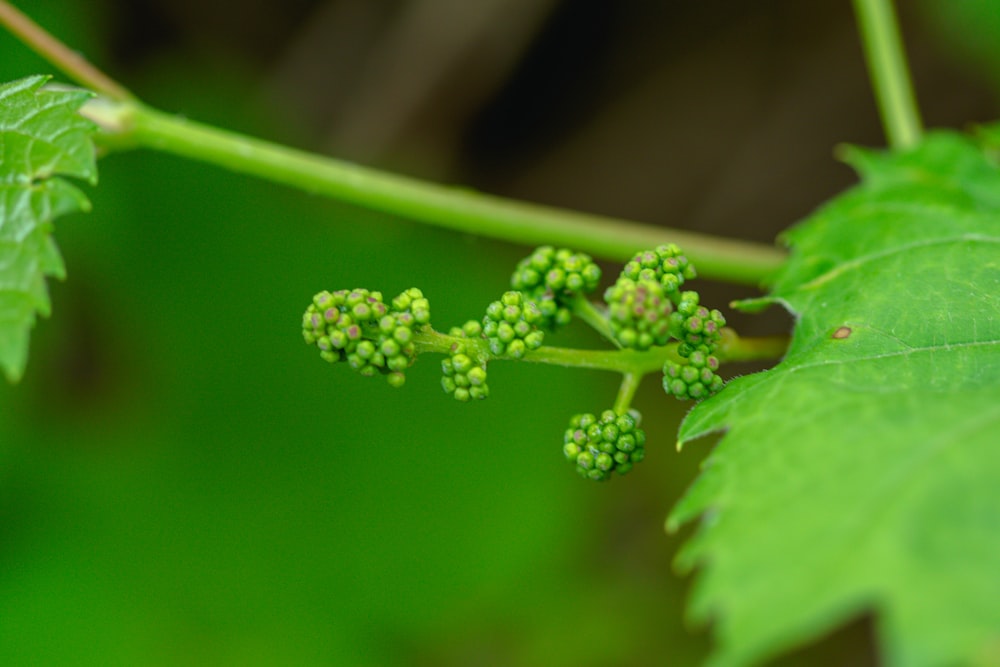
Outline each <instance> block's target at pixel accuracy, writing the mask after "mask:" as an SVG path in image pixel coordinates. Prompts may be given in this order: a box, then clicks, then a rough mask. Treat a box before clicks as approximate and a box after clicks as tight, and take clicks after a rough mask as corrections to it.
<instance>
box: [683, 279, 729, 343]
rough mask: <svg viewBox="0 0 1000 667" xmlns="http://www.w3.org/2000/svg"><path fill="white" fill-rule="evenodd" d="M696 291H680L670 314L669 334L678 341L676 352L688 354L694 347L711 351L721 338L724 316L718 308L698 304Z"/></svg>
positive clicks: (724, 321) (724, 323)
mask: <svg viewBox="0 0 1000 667" xmlns="http://www.w3.org/2000/svg"><path fill="white" fill-rule="evenodd" d="M699 300H700V297H699V296H698V293H697V292H690V291H689V292H681V293H680V298H679V300H678V303H677V309H676V311H675V312H674V313H672V314H671V315H670V335H671V336H672V337H673V338H676V339H677V340H679V341H680V343H681V345H680V348H679V349H678V353H679V354H680V355H681V356H682V357H686V356H688V355H689V354H690V353H691V352H693V351H694V350H696V349H699V348H700V349H703V350H704V351H706V352H707V353H712V352H714V351H715V348H716V347H717V346H718V344H719V341H720V340H722V327H724V326H726V318H725V317H723V316H722V313H720V312H719V311H718V310H714V309H713V310H709V309H708V308H706V307H705V306H702V305H701V304H699Z"/></svg>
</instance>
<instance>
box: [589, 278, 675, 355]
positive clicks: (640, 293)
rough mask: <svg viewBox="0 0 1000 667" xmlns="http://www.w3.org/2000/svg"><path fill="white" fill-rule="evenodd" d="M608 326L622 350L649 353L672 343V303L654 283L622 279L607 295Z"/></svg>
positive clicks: (644, 280)
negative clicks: (653, 348) (656, 346)
mask: <svg viewBox="0 0 1000 667" xmlns="http://www.w3.org/2000/svg"><path fill="white" fill-rule="evenodd" d="M604 300H605V302H607V304H608V323H609V324H610V325H611V331H612V333H613V334H614V337H615V339H616V340H617V341H618V342H619V343H620V344H621V346H622V347H626V348H632V349H636V350H647V349H649V348H650V347H653V346H654V345H666V344H667V341H669V340H670V315H671V314H672V312H673V304H672V302H671V301H670V299H669V298H668V297H667V295H666V293H665V292H664V291H663V287H661V286H660V283H659V282H656V281H654V280H647V279H640V280H638V281H637V280H633V279H631V278H626V277H625V276H621V277H619V278H618V281H617V282H615V284H614V285H612V286H611V287H609V288H608V289H607V290H606V291H605V292H604Z"/></svg>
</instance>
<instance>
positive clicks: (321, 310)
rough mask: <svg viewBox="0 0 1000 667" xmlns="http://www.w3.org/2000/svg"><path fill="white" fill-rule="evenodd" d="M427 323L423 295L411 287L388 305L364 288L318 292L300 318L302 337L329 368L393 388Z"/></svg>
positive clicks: (401, 379) (400, 382) (427, 310)
mask: <svg viewBox="0 0 1000 667" xmlns="http://www.w3.org/2000/svg"><path fill="white" fill-rule="evenodd" d="M428 322H430V306H429V304H428V302H427V299H425V298H424V295H423V293H421V291H420V290H418V289H416V288H411V289H408V290H406V291H405V292H403V293H402V294H400V295H399V296H397V297H396V298H395V299H393V300H392V307H391V308H390V307H389V306H387V305H386V304H385V303H384V302H383V300H382V293H381V292H370V291H368V290H366V289H354V290H338V291H336V292H327V291H323V292H320V293H318V294H317V295H316V296H314V297H313V301H312V303H311V304H309V307H308V308H307V309H306V312H305V314H304V315H303V316H302V337H303V338H304V339H305V341H306V343H308V344H310V345H315V346H316V347H318V348H319V350H320V352H319V354H320V356H321V357H322V358H323V359H325V360H326V361H329V362H331V363H337V362H342V361H346V362H347V363H348V365H350V366H351V368H353V369H354V370H356V371H357V372H358V373H360V374H361V375H364V376H366V377H372V376H374V375H377V374H381V375H385V376H386V380H387V381H388V382H389V384H390V385H392V386H394V387H399V386H402V385H403V383H404V382H405V381H406V376H405V375H404V372H405V371H406V369H407V368H409V367H410V365H411V364H412V363H413V360H414V359H415V358H416V350H415V347H414V344H413V334H414V331H415V330H416V328H417V327H419V326H423V325H426V324H428Z"/></svg>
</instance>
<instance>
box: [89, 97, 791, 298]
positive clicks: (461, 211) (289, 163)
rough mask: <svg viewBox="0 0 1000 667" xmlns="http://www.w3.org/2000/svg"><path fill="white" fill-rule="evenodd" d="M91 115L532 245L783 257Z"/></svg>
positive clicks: (212, 134)
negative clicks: (667, 245) (668, 246)
mask: <svg viewBox="0 0 1000 667" xmlns="http://www.w3.org/2000/svg"><path fill="white" fill-rule="evenodd" d="M83 113H84V115H85V116H87V117H88V118H90V119H91V120H93V121H94V122H96V123H97V124H98V125H100V126H101V127H102V129H104V130H105V132H109V133H111V134H112V135H114V136H113V140H114V144H113V145H114V147H121V146H122V145H126V146H127V145H132V146H138V147H145V148H152V149H155V150H159V151H163V152H167V153H173V154H175V155H180V156H183V157H186V158H190V159H194V160H199V161H202V162H207V163H210V164H214V165H217V166H220V167H224V168H227V169H230V170H232V171H237V172H241V173H246V174H252V175H254V176H258V177H261V178H265V179H268V180H271V181H275V182H278V183H283V184H285V185H289V186H292V187H295V188H299V189H302V190H305V191H307V192H312V193H316V194H321V195H325V196H328V197H331V198H334V199H337V200H340V201H345V202H350V203H352V204H357V205H359V206H363V207H366V208H371V209H375V210H378V211H383V212H386V213H392V214H396V215H399V216H402V217H404V218H408V219H410V220H415V221H418V222H423V223H425V224H430V225H435V226H438V227H445V228H448V229H453V230H457V231H462V232H468V233H472V234H477V235H481V236H488V237H491V238H496V239H501V240H505V241H512V242H515V243H522V244H526V245H535V244H553V245H563V246H567V247H571V248H574V249H577V250H582V251H585V252H589V253H591V254H593V255H595V256H599V257H604V258H608V259H618V260H621V261H624V260H627V259H628V258H629V257H631V256H632V255H633V254H634V253H635V252H637V251H639V250H642V249H643V248H649V247H653V246H656V245H658V244H661V243H664V242H668V241H669V242H673V243H677V244H678V245H680V246H681V247H683V248H684V250H685V252H686V254H687V255H688V257H690V258H691V260H692V261H693V262H694V263H695V264H696V265H697V266H698V271H699V273H700V274H701V275H703V276H705V277H709V278H716V279H719V280H724V281H729V282H733V283H741V284H748V285H759V284H760V283H762V282H763V281H765V280H766V279H767V278H768V277H769V276H770V275H771V274H772V273H773V272H774V271H775V270H776V269H778V268H779V267H780V266H781V265H782V264H783V263H784V261H785V257H786V254H785V252H784V251H783V250H779V249H778V248H775V247H773V246H769V245H762V244H758V243H753V242H749V241H738V240H734V239H727V238H719V237H713V236H709V235H705V234H698V233H694V232H688V231H681V230H676V229H668V228H664V227H655V226H652V225H645V224H640V223H636V222H629V221H625V220H620V219H616V218H610V217H604V216H597V215H589V214H585V213H577V212H573V211H567V210H563V209H558V208H553V207H548V206H541V205H537V204H530V203H526V202H520V201H514V200H510V199H504V198H502V197H496V196H493V195H488V194H484V193H479V192H474V191H472V190H469V189H468V188H461V187H453V186H445V185H439V184H435V183H429V182H426V181H421V180H418V179H415V178H408V177H405V176H398V175H394V174H389V173H386V172H381V171H378V170H375V169H371V168H368V167H363V166H359V165H356V164H351V163H348V162H344V161H341V160H336V159H333V158H329V157H324V156H320V155H315V154H311V153H307V152H304V151H300V150H296V149H293V148H289V147H287V146H281V145H278V144H273V143H269V142H267V141H262V140H260V139H254V138H252V137H247V136H244V135H240V134H236V133H234V132H229V131H226V130H221V129H218V128H214V127H210V126H208V125H203V124H200V123H196V122H193V121H190V120H187V119H183V118H178V117H175V116H171V115H169V114H166V113H163V112H161V111H157V110H155V109H152V108H149V107H147V106H144V105H142V104H139V103H136V102H112V101H109V100H100V99H98V100H95V101H94V102H91V103H88V104H87V105H86V106H85V107H84V110H83Z"/></svg>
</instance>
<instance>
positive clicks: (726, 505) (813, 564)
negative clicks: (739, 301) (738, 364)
mask: <svg viewBox="0 0 1000 667" xmlns="http://www.w3.org/2000/svg"><path fill="white" fill-rule="evenodd" d="M848 157H849V160H850V162H851V163H852V164H853V165H854V166H855V167H856V168H857V170H858V171H859V172H860V174H861V176H862V180H863V182H862V184H861V185H859V186H858V187H856V188H854V189H853V190H851V191H849V192H847V193H846V194H844V195H843V196H841V197H839V198H837V199H835V200H833V201H832V202H831V203H829V204H828V205H827V206H825V207H824V208H823V209H821V210H820V211H819V212H818V213H817V214H816V215H815V216H813V217H812V218H811V219H810V220H808V221H807V222H806V223H804V224H802V225H801V226H799V227H797V228H795V229H793V230H792V231H791V232H789V233H788V236H787V239H788V242H789V243H790V245H791V246H792V248H793V251H794V252H793V255H792V258H791V259H790V261H789V262H788V264H787V267H786V268H785V269H784V270H783V271H782V272H781V274H780V275H779V276H778V279H777V282H776V284H775V286H774V291H773V294H772V295H771V296H769V297H767V298H766V299H762V300H760V301H758V302H755V303H751V304H748V305H749V306H754V305H762V304H765V303H780V304H783V305H785V306H786V307H787V308H789V309H790V310H791V311H792V312H793V313H795V315H796V317H797V320H798V322H797V326H796V328H795V334H794V338H793V341H792V344H791V347H790V349H789V351H788V354H787V357H786V358H785V359H784V361H782V363H781V364H779V365H778V366H777V367H776V368H774V369H773V370H770V371H766V372H764V373H759V374H756V375H751V376H747V377H743V378H739V379H737V380H735V381H733V382H732V383H730V385H729V386H727V388H726V389H725V391H723V392H721V393H720V394H719V395H717V396H715V397H713V398H711V399H709V400H707V401H704V402H702V403H700V404H699V405H697V406H696V407H695V408H694V410H693V411H692V412H691V413H690V414H689V416H688V417H687V419H686V420H685V422H684V424H683V426H682V429H681V432H680V436H679V438H680V441H681V442H682V443H686V442H689V441H691V440H693V439H696V438H699V437H702V436H704V435H707V434H709V433H712V432H717V431H726V432H727V434H726V435H725V437H724V438H723V439H722V441H721V443H720V444H719V445H718V446H717V448H716V449H715V450H714V451H713V453H712V454H711V455H710V457H709V458H708V460H707V461H706V463H705V466H704V471H703V473H702V474H701V476H700V477H699V478H698V480H697V481H696V482H695V484H694V486H693V487H692V488H691V489H690V491H689V492H688V493H687V495H686V496H685V498H684V499H683V500H682V501H681V502H680V504H679V505H678V506H677V507H676V508H675V510H674V512H673V514H672V515H671V518H670V521H669V526H670V527H676V526H677V525H678V524H680V523H681V522H684V521H689V520H691V519H693V518H695V517H697V516H698V515H701V514H704V515H705V519H704V520H703V521H702V523H701V526H700V530H699V531H698V533H697V535H696V536H695V537H694V538H693V539H692V540H691V542H690V543H689V544H688V546H687V548H686V552H685V554H684V557H683V559H682V562H683V563H684V564H685V565H687V566H691V565H695V564H702V565H703V569H702V572H701V575H700V581H699V583H698V586H697V592H696V595H695V598H694V601H693V607H692V608H693V611H694V612H695V615H696V616H697V617H699V618H701V619H713V620H714V622H715V623H716V633H717V637H718V641H719V643H718V648H717V652H716V654H715V659H714V661H713V663H712V664H714V665H745V664H748V663H751V662H754V661H756V660H759V659H760V658H762V657H764V656H768V655H772V654H775V653H777V652H778V651H781V650H782V649H786V648H787V647H789V646H792V645H795V644H797V643H800V642H802V641H804V640H807V639H810V638H813V637H816V636H817V635H819V634H821V633H823V632H825V631H827V630H829V629H830V628H832V627H833V626H834V625H836V624H838V623H840V622H842V621H844V620H845V619H847V618H848V617H850V616H852V615H854V614H857V613H859V612H861V611H864V610H867V611H871V612H874V613H876V614H877V616H878V623H877V628H878V634H879V637H878V638H879V643H880V646H881V648H882V652H883V653H884V656H885V659H886V664H888V665H899V666H904V665H905V666H906V667H925V666H927V667H930V666H932V665H957V664H977V663H979V664H994V663H991V662H990V660H991V658H990V657H989V656H993V658H992V659H993V660H995V656H996V651H997V647H998V645H1000V644H998V642H1000V631H998V628H1000V604H998V600H1000V588H998V584H997V582H998V579H997V569H996V567H997V563H1000V512H998V511H997V501H996V499H997V480H998V479H1000V449H998V447H997V433H998V429H1000V401H998V396H1000V299H998V296H997V295H998V294H1000V259H998V258H1000V252H998V248H1000V171H998V168H997V164H996V163H995V162H994V161H992V160H991V159H990V157H989V156H987V155H985V154H984V152H983V151H982V150H981V149H980V148H979V147H978V146H976V145H974V144H973V143H972V142H971V141H969V140H968V139H966V138H964V137H962V136H960V135H956V134H951V133H937V134H932V135H928V136H927V137H926V139H925V141H924V143H922V144H921V145H920V146H919V147H918V148H917V149H915V150H912V151H908V152H902V153H898V154H893V153H875V152H867V151H861V150H852V151H850V152H849V153H848ZM792 554H794V559H792V558H791V557H790V556H791V555H792ZM761 610H767V612H766V613H762V612H761Z"/></svg>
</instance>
